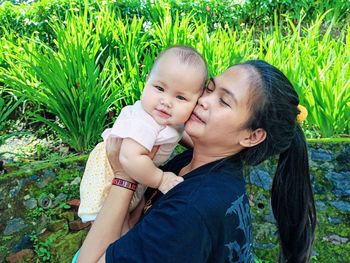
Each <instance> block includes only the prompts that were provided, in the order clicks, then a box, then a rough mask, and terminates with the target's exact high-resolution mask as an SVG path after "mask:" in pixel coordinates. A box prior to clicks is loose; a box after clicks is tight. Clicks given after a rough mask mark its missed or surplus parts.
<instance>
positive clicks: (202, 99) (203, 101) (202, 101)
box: [198, 91, 209, 109]
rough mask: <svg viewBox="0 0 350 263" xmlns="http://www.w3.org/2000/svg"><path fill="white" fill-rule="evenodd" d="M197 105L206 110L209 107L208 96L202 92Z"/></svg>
mask: <svg viewBox="0 0 350 263" xmlns="http://www.w3.org/2000/svg"><path fill="white" fill-rule="evenodd" d="M198 104H199V105H200V106H202V107H203V108H204V109H207V108H208V106H209V94H206V92H205V91H204V92H203V94H202V96H200V97H199V99H198Z"/></svg>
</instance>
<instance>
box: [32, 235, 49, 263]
mask: <svg viewBox="0 0 350 263" xmlns="http://www.w3.org/2000/svg"><path fill="white" fill-rule="evenodd" d="M30 238H31V241H33V243H34V252H35V253H36V254H37V255H38V256H39V258H40V259H41V260H42V261H43V262H50V259H51V253H50V247H51V245H52V244H53V243H54V241H55V240H54V238H52V237H51V236H49V237H48V238H47V239H46V240H45V241H44V242H43V241H40V240H39V238H38V236H37V235H36V234H35V233H32V234H31V235H30Z"/></svg>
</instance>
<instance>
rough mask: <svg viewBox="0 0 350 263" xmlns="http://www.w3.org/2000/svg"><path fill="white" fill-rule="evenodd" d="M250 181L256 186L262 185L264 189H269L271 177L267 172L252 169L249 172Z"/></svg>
mask: <svg viewBox="0 0 350 263" xmlns="http://www.w3.org/2000/svg"><path fill="white" fill-rule="evenodd" d="M250 182H251V183H253V184H255V185H256V186H259V187H262V188H263V189H264V190H269V189H271V185H272V178H271V176H270V174H269V173H268V172H265V171H262V170H254V171H252V172H251V173H250Z"/></svg>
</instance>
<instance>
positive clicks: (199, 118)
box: [190, 112, 205, 123]
mask: <svg viewBox="0 0 350 263" xmlns="http://www.w3.org/2000/svg"><path fill="white" fill-rule="evenodd" d="M190 120H192V121H196V122H201V123H205V121H203V120H202V119H201V117H199V116H198V115H197V114H196V113H195V112H192V114H191V117H190Z"/></svg>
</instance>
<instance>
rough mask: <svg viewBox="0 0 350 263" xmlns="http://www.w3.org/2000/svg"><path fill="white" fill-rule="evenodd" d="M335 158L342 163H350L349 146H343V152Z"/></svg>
mask: <svg viewBox="0 0 350 263" xmlns="http://www.w3.org/2000/svg"><path fill="white" fill-rule="evenodd" d="M335 159H336V160H337V161H338V162H339V163H340V164H342V165H349V164H350V147H348V145H347V146H346V147H344V149H343V152H341V153H340V154H339V155H338V156H337V157H335Z"/></svg>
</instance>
